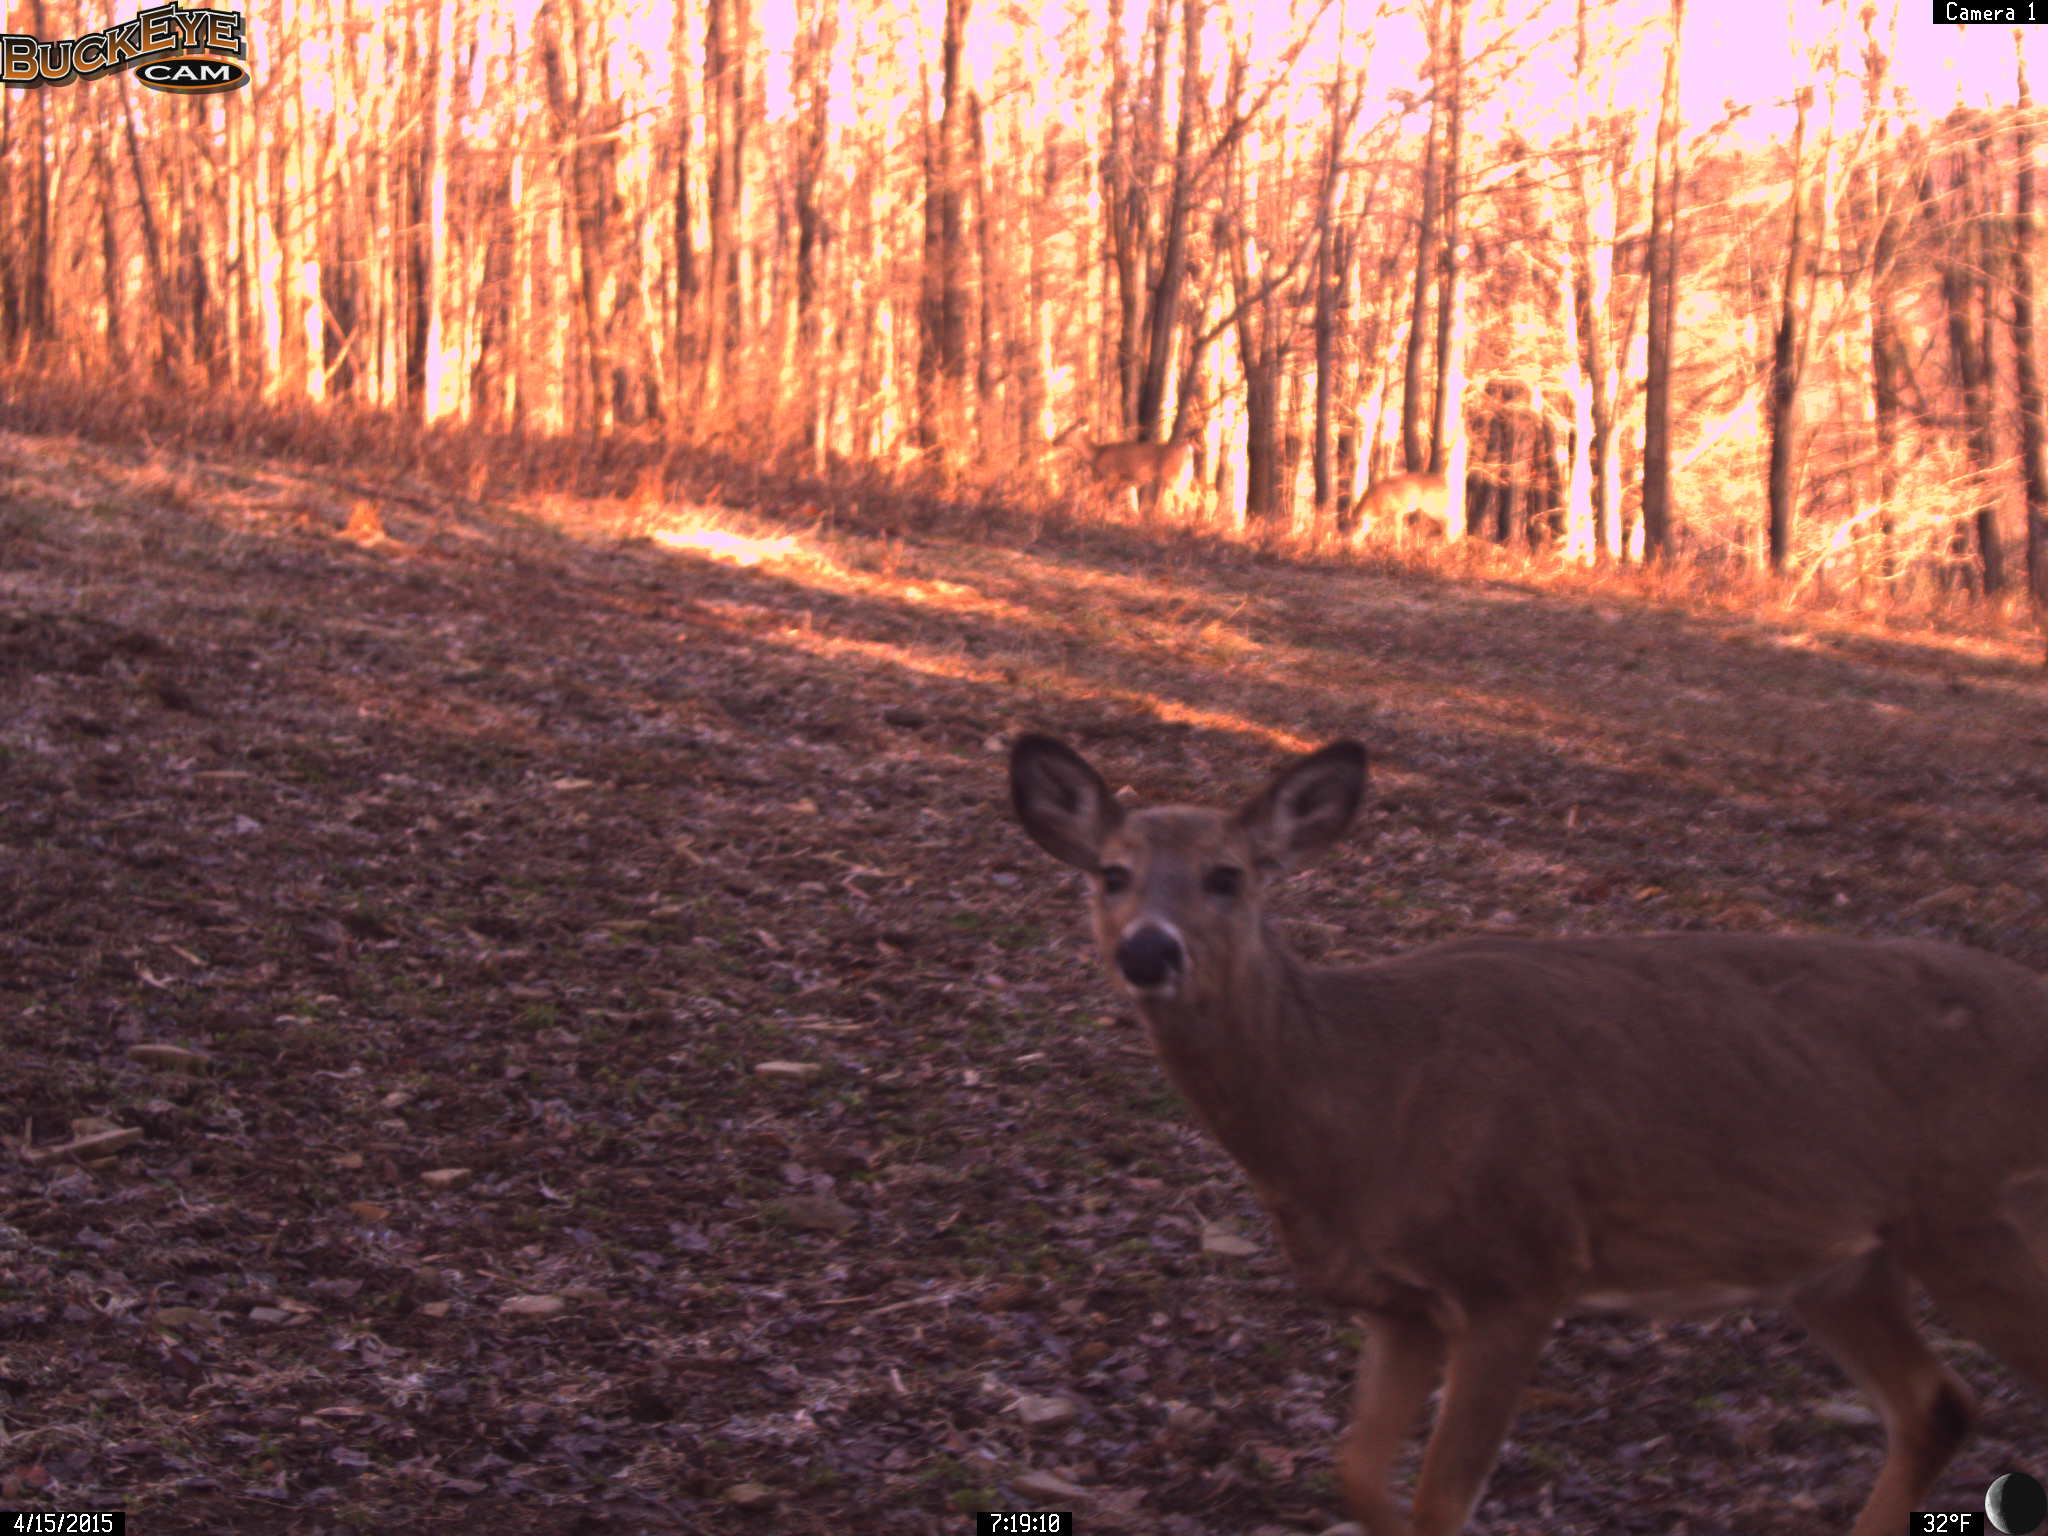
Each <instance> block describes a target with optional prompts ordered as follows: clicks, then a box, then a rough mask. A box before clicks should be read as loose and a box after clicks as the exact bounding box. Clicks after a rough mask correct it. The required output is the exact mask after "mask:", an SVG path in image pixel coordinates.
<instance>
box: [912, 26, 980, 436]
mask: <svg viewBox="0 0 2048 1536" xmlns="http://www.w3.org/2000/svg"><path fill="white" fill-rule="evenodd" d="M968 3H969V0H946V19H945V30H944V33H943V35H942V37H941V42H940V76H939V92H940V95H939V108H938V113H937V116H936V119H935V120H928V121H927V122H926V124H925V158H924V267H923V276H922V292H921V296H920V300H919V305H918V322H919V334H918V354H917V387H918V409H917V423H916V431H917V444H918V447H919V448H921V449H922V450H923V451H924V452H925V453H926V454H927V455H928V456H929V457H931V458H932V459H934V460H937V459H939V458H941V457H942V456H943V455H944V453H945V450H946V445H948V444H954V445H962V444H964V426H965V422H964V419H963V417H964V410H965V389H966V383H967V259H966V245H965V242H964V240H963V239H962V233H961V217H960V205H961V197H960V161H961V154H960V142H961V136H962V125H963V123H964V120H965V113H966V99H965V98H966V94H967V93H966V91H965V89H964V80H963V59H962V54H961V47H962V43H963V41H964V39H965V35H966V31H967V8H968Z"/></svg>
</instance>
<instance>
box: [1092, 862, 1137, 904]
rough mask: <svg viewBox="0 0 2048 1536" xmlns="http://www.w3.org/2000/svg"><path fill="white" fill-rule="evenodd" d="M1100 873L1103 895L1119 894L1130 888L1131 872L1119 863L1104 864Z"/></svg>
mask: <svg viewBox="0 0 2048 1536" xmlns="http://www.w3.org/2000/svg"><path fill="white" fill-rule="evenodd" d="M1100 874H1101V879H1102V894H1103V895H1105V896H1115V895H1119V894H1120V893H1122V892H1124V891H1127V890H1129V889H1130V888H1131V872H1130V871H1129V870H1128V869H1126V868H1125V867H1124V866H1123V865H1121V864H1105V865H1103V866H1102V869H1101V871H1100Z"/></svg>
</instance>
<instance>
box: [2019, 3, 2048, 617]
mask: <svg viewBox="0 0 2048 1536" xmlns="http://www.w3.org/2000/svg"><path fill="white" fill-rule="evenodd" d="M2019 37H2020V34H2019V33H2018V32H2017V31H2015V32H2014V34H2013V63H2014V68H2015V71H2016V75H2017V83H2018V101H2017V104H2016V109H2015V111H2014V113H2013V159H2014V160H2015V162H2016V163H2017V166H2018V170H2017V174H2016V176H2015V187H2014V196H2015V206H2014V208H2013V240H2012V350H2013V366H2014V369H2015V373H2016V378H2015V382H2016V383H2017V385H2018V387H2019V407H2020V471H2021V476H2022V478H2023V480H2024V482H2025V485H2026V493H2027V594H2028V596H2029V597H2030V598H2031V600H2032V602H2033V606H2034V612H2035V614H2036V616H2037V617H2042V616H2048V420H2044V405H2043V401H2042V391H2041V369H2040V361H2039V356H2038V354H2037V352H2036V350H2035V346H2036V342H2035V335H2034V254H2035V250H2036V248H2037V243H2038V241H2037V236H2038V234H2039V230H2038V228H2037V226H2036V223H2035V221H2036V219H2037V218H2038V217H2039V215H2038V214H2037V213H2036V211H2035V197H2034V99H2033V95H2032V93H2031V92H2029V90H2028V89H2027V60H2026V55H2025V53H2023V52H2022V51H2021V50H2020V47H2019Z"/></svg>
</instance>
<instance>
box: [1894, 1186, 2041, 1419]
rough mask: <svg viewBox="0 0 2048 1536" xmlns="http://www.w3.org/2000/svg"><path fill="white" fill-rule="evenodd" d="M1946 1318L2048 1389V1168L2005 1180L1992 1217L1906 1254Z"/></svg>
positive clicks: (1946, 1233)
mask: <svg viewBox="0 0 2048 1536" xmlns="http://www.w3.org/2000/svg"><path fill="white" fill-rule="evenodd" d="M1907 1265H1908V1267H1909V1268H1910V1269H1911V1270H1912V1272H1913V1274H1914V1276H1915V1278H1917V1279H1918V1280H1919V1281H1920V1283H1921V1284H1922V1285H1924V1286H1926V1287H1927V1292H1928V1294H1929V1295H1930V1296H1932V1297H1933V1298H1934V1304H1935V1306H1937V1307H1938V1308H1940V1310H1941V1312H1942V1314H1943V1316H1945V1317H1946V1318H1947V1319H1948V1321H1949V1322H1950V1323H1951V1324H1953V1325H1954V1326H1955V1327H1956V1328H1957V1329H1958V1330H1959V1331H1960V1332H1962V1333H1965V1334H1967V1335H1969V1336H1970V1337H1971V1338H1973V1339H1975V1340H1976V1341H1977V1342H1978V1343H1979V1344H1981V1345H1983V1346H1984V1347H1985V1348H1986V1349H1988V1350H1990V1351H1991V1353H1992V1354H1994V1355H1996V1356H1997V1357H1998V1358H1999V1359H2000V1360H2002V1361H2003V1362H2004V1363H2005V1364H2006V1366H2007V1367H2009V1368H2010V1369H2011V1371H2012V1372H2013V1374H2014V1375H2016V1376H2018V1377H2019V1378H2020V1379H2021V1380H2023V1381H2027V1382H2031V1383H2032V1384H2033V1385H2034V1387H2035V1388H2036V1389H2037V1390H2039V1391H2040V1392H2041V1393H2043V1394H2044V1395H2048V1169H2042V1170H2037V1171H2035V1172H2032V1173H2028V1174H2022V1175H2020V1176H2019V1177H2018V1178H2015V1179H2013V1180H2012V1181H2010V1182H2009V1183H2008V1184H2007V1186H2006V1188H2005V1191H2004V1193H2003V1196H2002V1199H2001V1201H2000V1205H1999V1211H1998V1214H1997V1216H1996V1217H1994V1218H1993V1219H1991V1220H1989V1221H1987V1222H1985V1223H1983V1224H1982V1225H1979V1226H1973V1227H1970V1228H1969V1229H1967V1230H1957V1231H1944V1232H1941V1233H1939V1234H1937V1238H1936V1240H1935V1241H1931V1242H1928V1243H1927V1244H1925V1245H1924V1246H1920V1247H1916V1248H1915V1249H1914V1251H1913V1252H1912V1253H1911V1254H1910V1255H1909V1256H1908V1258H1907Z"/></svg>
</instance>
